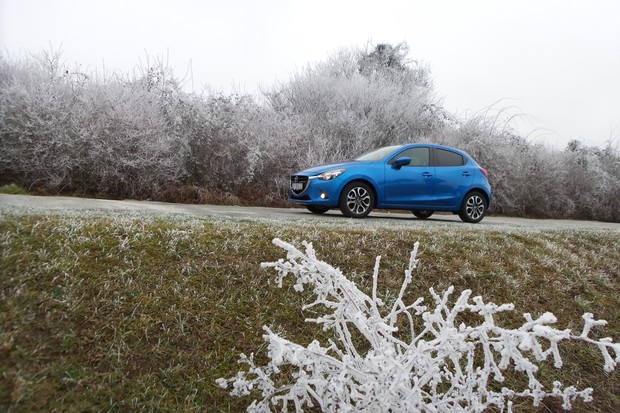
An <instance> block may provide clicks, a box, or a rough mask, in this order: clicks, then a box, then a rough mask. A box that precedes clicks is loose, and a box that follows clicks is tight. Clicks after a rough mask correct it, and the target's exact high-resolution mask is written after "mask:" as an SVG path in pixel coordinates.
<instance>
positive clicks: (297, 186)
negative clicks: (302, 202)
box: [291, 175, 308, 194]
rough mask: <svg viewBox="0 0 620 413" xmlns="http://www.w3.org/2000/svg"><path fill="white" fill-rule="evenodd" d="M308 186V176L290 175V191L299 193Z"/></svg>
mask: <svg viewBox="0 0 620 413" xmlns="http://www.w3.org/2000/svg"><path fill="white" fill-rule="evenodd" d="M307 186H308V177H307V176H302V175H293V176H291V192H293V193H294V194H301V193H302V192H303V191H305V190H306V187H307Z"/></svg>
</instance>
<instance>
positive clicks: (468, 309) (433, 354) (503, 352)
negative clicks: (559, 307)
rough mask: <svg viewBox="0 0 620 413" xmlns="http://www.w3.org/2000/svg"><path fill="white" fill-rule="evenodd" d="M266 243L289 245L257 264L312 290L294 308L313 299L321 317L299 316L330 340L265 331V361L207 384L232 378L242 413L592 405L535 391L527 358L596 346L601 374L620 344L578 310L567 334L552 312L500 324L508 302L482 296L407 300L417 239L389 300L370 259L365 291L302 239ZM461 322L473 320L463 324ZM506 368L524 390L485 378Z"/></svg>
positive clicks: (565, 393) (533, 368)
mask: <svg viewBox="0 0 620 413" xmlns="http://www.w3.org/2000/svg"><path fill="white" fill-rule="evenodd" d="M274 243H275V244H276V245H277V246H279V247H281V248H283V249H284V250H286V251H287V259H286V260H283V259H280V260H279V261H278V262H273V263H263V264H262V266H263V267H269V268H274V269H275V270H276V271H277V273H278V275H277V282H278V285H279V286H280V287H281V286H282V282H283V279H284V278H285V277H286V276H288V275H291V276H292V277H294V279H295V285H294V288H295V290H296V291H302V290H304V288H305V287H306V286H309V287H310V288H312V289H313V294H314V296H315V301H314V302H312V303H311V304H308V305H306V306H304V308H310V307H317V306H319V307H322V308H323V309H325V312H326V314H325V315H323V316H321V317H318V318H316V319H308V320H306V321H308V322H314V323H318V324H321V325H322V326H323V328H324V329H325V330H331V331H332V333H333V334H334V336H335V337H336V339H335V340H329V341H328V343H326V344H321V343H319V342H318V341H316V340H315V341H313V342H312V343H310V344H309V345H308V346H306V347H304V346H301V345H299V344H296V343H293V342H291V341H289V340H286V339H285V338H283V337H280V336H279V335H278V334H275V333H274V332H273V331H272V330H270V329H269V328H268V327H266V326H265V327H263V328H264V330H265V335H264V336H263V337H264V339H265V341H266V342H267V344H268V356H269V358H270V361H269V363H268V364H267V365H266V366H257V365H256V363H255V362H254V356H253V354H252V355H250V356H249V357H247V356H245V355H241V358H240V362H242V363H245V364H247V365H248V369H247V370H244V371H240V372H238V373H237V376H235V377H232V378H229V379H224V378H220V379H218V380H217V382H218V384H219V385H220V386H221V387H223V388H228V387H229V386H230V385H232V391H231V395H234V396H243V395H249V394H251V392H252V391H257V392H260V393H261V398H260V399H259V400H254V401H253V402H252V404H251V405H250V406H249V407H248V408H247V411H248V412H270V411H271V409H272V408H274V409H278V410H282V411H288V410H289V409H291V408H294V409H295V411H297V412H301V411H303V409H304V407H307V408H316V407H318V408H320V409H321V410H322V411H324V412H336V411H338V412H352V411H355V412H360V411H367V412H388V411H389V412H417V411H422V412H446V411H451V412H481V411H483V410H485V409H486V408H487V407H489V406H496V407H498V408H500V409H501V410H502V411H512V409H511V407H512V399H514V398H517V397H521V398H529V399H531V401H532V403H533V404H534V405H538V404H539V402H540V401H541V399H543V398H545V397H557V398H560V399H562V400H563V407H564V409H567V410H569V409H570V408H571V401H572V400H574V399H577V398H581V399H583V400H584V401H591V400H592V397H591V393H592V389H584V390H577V389H576V388H574V387H572V386H570V387H563V385H562V384H561V383H560V382H554V383H553V387H552V388H544V387H543V384H542V383H541V382H539V381H538V379H537V377H536V373H537V371H538V366H537V365H536V364H535V362H537V361H538V362H540V361H543V360H545V359H547V358H548V357H549V356H551V357H553V360H554V365H555V367H557V368H560V367H562V358H561V356H560V352H559V348H558V344H559V342H561V341H564V340H580V341H584V342H587V343H590V344H593V345H595V346H598V348H599V349H600V351H601V353H602V355H603V358H604V362H605V367H604V368H605V371H607V372H610V371H612V370H614V368H615V367H616V365H617V364H618V363H619V362H620V344H617V343H614V342H613V341H612V339H611V338H604V339H601V340H595V339H592V338H590V337H589V333H590V330H591V328H592V327H593V326H600V325H604V324H606V322H605V321H603V320H595V319H594V318H593V316H592V314H589V313H586V314H584V315H583V320H584V327H583V330H582V332H581V334H579V335H573V334H572V333H571V331H570V330H557V329H555V328H553V327H550V324H553V323H555V322H556V318H555V316H554V315H553V314H551V313H545V314H543V315H542V316H540V317H538V318H533V317H532V316H531V315H530V314H524V317H525V323H524V324H523V325H522V326H521V327H519V328H517V329H506V328H502V327H500V326H498V325H496V323H495V319H494V316H495V315H496V314H498V313H501V312H505V311H512V310H513V309H514V306H513V305H512V304H503V305H495V304H493V303H485V302H484V301H483V299H482V297H479V296H477V297H471V294H472V292H471V291H470V290H465V291H463V292H462V293H461V294H460V295H459V296H458V297H457V298H456V299H453V298H452V297H453V294H454V288H453V287H450V288H448V289H447V290H446V291H445V292H443V293H441V294H439V293H436V292H435V291H434V290H433V289H430V294H431V296H432V298H433V301H434V303H433V305H432V306H430V307H427V306H424V305H422V304H423V299H422V298H418V299H417V300H416V301H415V302H413V303H409V304H407V303H405V302H404V294H405V291H406V289H407V287H408V285H409V284H410V283H411V280H412V272H413V270H414V269H415V268H416V265H417V262H418V260H417V257H416V256H417V250H418V243H416V244H415V246H414V249H413V251H412V253H411V258H410V261H409V268H408V269H407V270H406V271H405V279H404V281H403V284H402V287H401V289H400V292H399V294H398V296H397V297H396V298H395V300H394V301H393V303H391V304H390V305H387V304H386V303H385V302H384V301H382V300H381V299H380V298H378V297H377V278H378V274H379V262H380V259H381V257H380V256H379V257H377V259H376V264H375V268H374V273H373V287H372V293H371V294H372V295H371V296H368V295H367V294H365V293H364V292H362V291H360V290H359V289H358V288H357V287H356V286H355V284H353V283H352V282H351V281H349V280H348V279H347V278H346V277H345V276H344V275H343V274H342V273H341V272H340V270H338V269H336V268H333V267H331V266H330V265H328V264H327V263H325V262H322V261H320V260H318V259H317V258H316V255H315V253H314V250H313V248H312V245H311V244H308V243H304V247H305V252H303V251H300V250H298V249H297V248H295V247H294V246H292V245H290V244H288V243H285V242H283V241H281V240H279V239H275V240H274ZM384 313H385V315H384ZM469 314H476V315H477V316H474V317H472V316H471V315H469ZM461 319H467V320H476V321H477V323H475V324H476V325H467V324H465V323H464V322H462V321H460V320H461ZM360 343H363V345H362V346H360ZM355 344H357V346H356V345H355ZM360 347H363V348H364V350H363V351H362V350H361V349H360ZM612 354H613V355H615V358H614V357H612ZM509 368H510V369H511V370H514V371H517V372H521V373H523V374H524V375H525V377H526V379H527V382H528V385H527V388H524V389H510V388H506V387H503V388H501V389H499V388H500V385H492V384H493V383H494V382H495V383H502V382H503V381H504V375H503V372H504V371H505V370H506V369H509ZM287 379H289V380H290V382H286V381H287ZM498 389H499V390H498ZM255 394H258V393H255Z"/></svg>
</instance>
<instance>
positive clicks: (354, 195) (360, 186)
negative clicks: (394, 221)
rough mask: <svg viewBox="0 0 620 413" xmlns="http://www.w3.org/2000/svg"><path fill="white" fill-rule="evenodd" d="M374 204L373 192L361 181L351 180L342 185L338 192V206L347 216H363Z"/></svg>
mask: <svg viewBox="0 0 620 413" xmlns="http://www.w3.org/2000/svg"><path fill="white" fill-rule="evenodd" d="M374 205H375V194H374V192H372V189H370V187H369V186H368V185H366V184H365V183H363V182H351V183H350V184H348V185H347V186H345V187H344V189H343V190H342V192H341V194H340V202H339V203H338V206H339V207H340V210H341V211H342V213H343V214H344V216H347V217H349V218H364V217H365V216H366V215H368V214H370V211H372V208H373V206H374Z"/></svg>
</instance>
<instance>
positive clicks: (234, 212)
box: [0, 194, 620, 232]
mask: <svg viewBox="0 0 620 413" xmlns="http://www.w3.org/2000/svg"><path fill="white" fill-rule="evenodd" d="M7 207H8V208H10V207H25V208H40V209H44V210H95V211H143V212H156V213H171V214H187V215H195V216H221V217H232V218H249V219H252V218H259V219H274V220H278V221H280V220H281V221H284V220H287V221H298V220H305V221H309V220H317V222H322V223H327V222H334V223H345V222H350V221H352V220H351V219H349V218H345V217H344V216H343V215H342V214H340V211H338V210H333V211H329V212H328V213H327V214H324V215H315V214H311V213H310V212H308V211H307V210H305V209H301V208H260V207H239V206H222V205H189V204H172V203H165V202H152V201H133V200H125V201H112V200H105V199H88V198H73V197H60V196H49V197H42V196H28V195H6V194H0V208H7ZM0 212H1V211H0ZM354 221H357V222H359V223H362V222H363V223H368V224H371V223H372V224H374V225H377V224H379V225H381V224H383V223H385V224H392V225H399V226H401V225H406V226H419V225H433V223H454V224H456V225H468V226H471V228H472V229H473V228H476V229H483V228H487V229H500V228H532V229H539V230H541V229H542V230H544V229H583V230H607V231H614V232H620V223H607V222H596V221H571V220H549V219H536V220H533V219H524V218H506V217H494V216H488V217H486V218H484V220H482V222H480V223H479V224H465V223H462V222H461V221H460V219H459V218H458V216H456V215H453V214H435V215H433V216H432V217H431V218H429V219H427V220H425V221H422V220H419V219H416V218H414V217H413V215H412V214H409V213H406V212H384V211H382V212H377V211H375V212H372V213H371V214H370V215H369V216H368V217H367V218H365V219H363V220H354Z"/></svg>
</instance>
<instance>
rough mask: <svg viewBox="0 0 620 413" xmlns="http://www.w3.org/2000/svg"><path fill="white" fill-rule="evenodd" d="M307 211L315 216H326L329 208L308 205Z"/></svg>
mask: <svg viewBox="0 0 620 413" xmlns="http://www.w3.org/2000/svg"><path fill="white" fill-rule="evenodd" d="M306 209H307V210H308V211H310V212H312V213H313V214H324V213H326V212H327V211H329V208H328V207H324V206H320V205H306Z"/></svg>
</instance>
